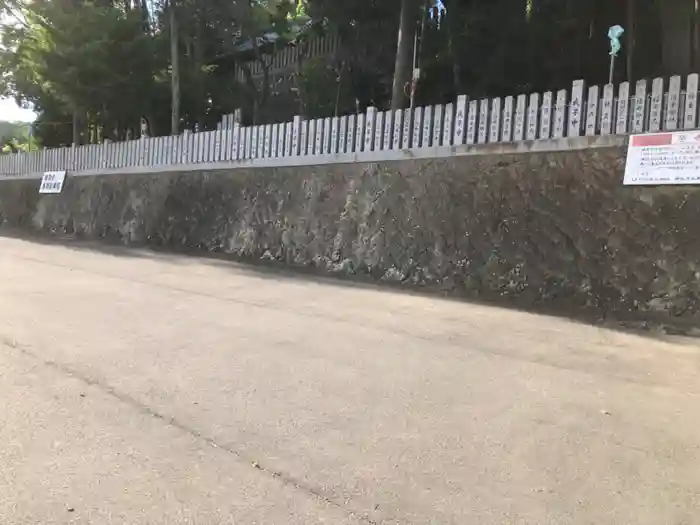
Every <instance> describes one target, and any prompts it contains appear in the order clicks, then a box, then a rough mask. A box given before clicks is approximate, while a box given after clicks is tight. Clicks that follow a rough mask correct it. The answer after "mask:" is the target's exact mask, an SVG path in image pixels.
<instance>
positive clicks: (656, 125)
mask: <svg viewBox="0 0 700 525" xmlns="http://www.w3.org/2000/svg"><path fill="white" fill-rule="evenodd" d="M663 107H664V79H663V78H655V79H654V80H652V82H651V104H650V107H649V131H661V118H662V111H663Z"/></svg>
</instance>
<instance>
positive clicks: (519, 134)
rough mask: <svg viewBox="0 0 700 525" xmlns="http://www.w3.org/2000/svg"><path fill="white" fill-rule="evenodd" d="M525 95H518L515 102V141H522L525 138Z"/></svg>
mask: <svg viewBox="0 0 700 525" xmlns="http://www.w3.org/2000/svg"><path fill="white" fill-rule="evenodd" d="M525 104H526V97H525V95H518V97H517V98H516V102H515V121H514V124H513V140H514V141H516V142H517V141H520V140H523V139H524V138H525V111H526V110H525Z"/></svg>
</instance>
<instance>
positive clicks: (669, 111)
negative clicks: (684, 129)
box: [664, 75, 681, 131]
mask: <svg viewBox="0 0 700 525" xmlns="http://www.w3.org/2000/svg"><path fill="white" fill-rule="evenodd" d="M680 99H681V77H680V76H678V75H674V76H672V77H671V81H670V82H669V86H668V99H667V100H666V125H665V126H664V129H666V130H668V131H675V130H677V129H678V110H679V108H680Z"/></svg>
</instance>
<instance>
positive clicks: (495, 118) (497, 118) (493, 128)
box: [489, 97, 501, 142]
mask: <svg viewBox="0 0 700 525" xmlns="http://www.w3.org/2000/svg"><path fill="white" fill-rule="evenodd" d="M500 140H501V99H500V97H496V98H494V99H493V100H491V120H490V123H489V142H499V141H500Z"/></svg>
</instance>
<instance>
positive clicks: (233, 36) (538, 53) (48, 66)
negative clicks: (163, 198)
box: [0, 0, 700, 146]
mask: <svg viewBox="0 0 700 525" xmlns="http://www.w3.org/2000/svg"><path fill="white" fill-rule="evenodd" d="M412 1H414V2H415V7H416V8H417V7H421V6H423V7H424V6H425V5H426V4H425V2H424V1H423V0H412ZM443 1H444V3H445V5H446V7H447V10H448V14H447V17H446V18H445V19H444V20H443V21H442V23H441V25H440V27H439V28H438V27H437V25H436V24H434V23H432V22H431V21H430V20H429V19H428V18H427V16H425V14H424V13H425V11H424V10H423V9H416V13H417V14H416V17H415V20H413V24H412V27H413V28H414V29H415V30H416V31H418V32H419V33H420V39H419V41H418V42H419V46H418V50H417V60H418V65H419V66H420V67H421V70H422V75H421V79H420V83H419V86H418V91H417V103H418V104H433V103H438V102H445V101H448V100H452V99H454V97H455V96H456V95H457V94H460V93H468V94H469V95H471V96H500V95H505V94H514V93H518V92H524V91H527V90H535V91H543V90H545V89H553V88H559V87H563V86H566V85H567V84H568V83H569V82H571V81H572V80H573V79H576V78H585V79H586V80H587V81H589V82H591V83H603V82H605V81H606V76H607V67H608V61H607V49H606V47H607V39H606V37H605V32H606V30H607V27H608V26H609V25H611V24H614V23H621V24H622V25H623V26H627V25H628V23H627V19H626V17H627V16H628V15H627V9H626V7H627V6H626V4H629V3H630V2H631V3H633V4H634V12H635V13H636V14H635V17H636V18H635V20H634V21H635V23H636V24H637V26H638V32H637V33H638V34H637V38H636V49H637V55H636V59H635V60H629V61H628V60H627V57H626V56H625V54H624V53H626V52H627V49H628V46H627V43H626V41H625V40H624V39H623V55H622V56H621V57H620V59H619V63H620V64H624V63H625V62H626V61H628V62H629V64H630V67H631V68H632V71H633V73H634V74H635V75H637V78H640V77H642V76H646V77H649V76H652V75H656V74H659V73H661V67H662V65H663V64H662V63H661V58H660V57H661V53H660V51H659V49H660V48H661V45H662V40H663V35H662V29H663V28H662V25H663V24H662V23H661V21H660V19H661V15H660V13H661V11H660V10H661V9H662V8H663V5H661V4H659V0H625V1H624V2H609V1H607V0H576V1H574V0H443ZM25 2H27V3H25ZM401 6H402V0H344V1H342V2H341V1H339V0H156V1H155V2H148V1H147V0H32V1H31V2H28V0H0V13H3V14H4V18H2V19H3V20H5V22H4V23H3V25H2V27H0V72H2V73H0V96H10V97H14V98H15V99H17V100H19V101H24V102H28V103H31V104H32V105H33V106H34V108H35V109H36V111H37V112H38V114H39V118H38V120H37V123H36V126H35V130H36V135H37V137H38V138H39V139H40V141H41V143H42V144H44V145H46V146H55V145H60V144H69V143H70V142H71V141H72V140H73V139H74V138H75V137H74V129H75V130H76V131H77V134H78V135H80V137H79V138H80V140H81V141H83V142H88V141H99V140H102V139H103V138H105V137H110V138H113V139H122V138H125V137H126V136H128V135H129V134H130V133H131V134H137V133H138V128H139V121H140V119H141V118H143V117H146V118H147V119H148V121H149V123H150V132H151V134H165V133H168V132H169V130H170V118H171V117H170V114H171V111H170V104H171V91H170V89H171V78H170V77H171V64H170V61H171V57H170V39H171V34H170V28H169V17H168V12H169V11H168V10H169V9H171V8H172V9H173V13H175V14H176V17H177V20H178V24H177V26H178V32H177V34H176V35H175V37H174V38H175V44H176V46H175V47H176V50H177V56H179V66H180V67H179V78H178V79H177V83H178V84H179V86H180V93H181V97H180V98H181V103H180V111H179V118H180V127H181V129H186V128H192V127H193V126H195V125H199V126H200V127H202V128H212V127H214V126H215V125H216V123H217V122H218V121H219V119H220V118H221V115H222V114H224V113H230V112H233V111H234V110H235V109H236V108H241V107H242V108H244V110H245V112H246V113H247V114H248V117H247V118H248V119H249V120H251V119H253V120H258V119H267V120H270V119H274V120H279V119H280V118H279V116H277V117H276V115H278V114H280V113H281V112H282V111H283V110H284V111H286V114H284V118H289V115H290V113H298V112H303V113H305V114H307V115H312V116H322V115H331V114H333V113H334V112H335V111H336V108H337V109H338V111H340V112H348V111H354V109H355V105H356V102H357V103H358V104H359V106H360V107H361V108H364V107H365V106H367V105H375V106H377V107H380V108H385V107H387V106H388V104H389V98H390V96H391V86H392V78H393V75H394V64H395V60H396V53H397V49H396V48H397V45H396V43H397V28H398V21H399V13H400V11H401ZM309 18H312V19H313V20H316V21H322V22H323V23H322V26H323V27H324V28H325V29H324V30H325V31H328V32H333V33H335V34H338V35H340V36H341V39H342V45H341V47H340V49H339V50H338V51H337V52H336V53H335V54H334V55H333V56H331V57H326V58H325V59H322V60H315V59H314V60H305V59H304V58H303V56H302V55H303V53H300V57H301V58H300V59H299V60H298V63H297V64H296V65H294V64H293V65H292V66H291V67H290V70H291V71H289V72H287V73H286V74H287V75H288V77H289V78H291V79H292V80H291V81H292V83H293V86H292V87H291V88H290V87H289V86H285V87H284V89H285V90H286V92H285V93H283V94H282V95H284V96H278V95H280V93H279V91H281V90H282V88H280V87H279V83H278V84H276V83H275V81H274V79H272V78H271V76H270V74H269V67H270V55H271V53H273V52H274V50H275V49H279V48H280V47H282V46H283V45H284V44H285V43H288V42H292V41H293V42H294V43H295V44H296V45H297V46H299V47H298V48H299V49H302V48H303V46H304V45H306V43H305V40H306V39H307V38H308V35H309V34H308V33H307V34H303V33H300V32H299V27H300V24H301V23H302V22H304V21H307V20H309ZM629 34H630V33H626V35H629ZM642 34H643V35H644V38H641V35H642ZM271 35H272V36H271ZM411 47H412V46H411ZM695 56H700V49H697V50H696V54H695ZM256 63H257V64H258V65H260V66H261V67H262V69H263V71H264V74H263V75H261V76H256V77H254V76H253V75H252V74H251V65H253V64H256ZM236 70H238V71H239V72H241V71H242V72H243V76H242V77H241V76H240V75H238V76H237V75H236V74H235V72H236ZM623 73H624V68H623V67H622V66H621V67H620V69H619V74H620V75H622V74H623ZM285 97H286V98H285ZM273 99H274V100H273ZM281 99H284V101H283V102H280V100H281ZM283 105H286V107H282V106H283ZM250 115H252V117H251V116H250ZM74 123H75V124H76V125H75V126H74ZM176 123H177V120H176Z"/></svg>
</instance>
